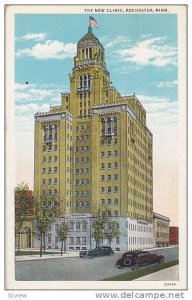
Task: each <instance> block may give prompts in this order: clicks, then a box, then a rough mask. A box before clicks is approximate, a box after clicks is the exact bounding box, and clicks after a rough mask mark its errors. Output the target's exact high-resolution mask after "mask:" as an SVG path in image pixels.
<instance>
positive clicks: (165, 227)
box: [153, 213, 170, 247]
mask: <svg viewBox="0 0 192 300" xmlns="http://www.w3.org/2000/svg"><path fill="white" fill-rule="evenodd" d="M169 222H170V219H169V218H168V217H165V216H163V215H160V214H157V213H154V214H153V223H154V242H155V246H156V247H167V246H169Z"/></svg>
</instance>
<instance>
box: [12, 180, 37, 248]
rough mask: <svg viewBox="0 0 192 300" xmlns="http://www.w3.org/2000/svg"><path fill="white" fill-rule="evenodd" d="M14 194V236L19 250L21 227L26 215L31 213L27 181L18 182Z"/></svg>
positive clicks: (31, 194) (31, 203) (30, 192)
mask: <svg viewBox="0 0 192 300" xmlns="http://www.w3.org/2000/svg"><path fill="white" fill-rule="evenodd" d="M14 194H15V236H17V237H18V239H17V251H18V252H19V251H20V234H21V228H22V225H23V223H24V221H25V220H26V218H27V216H29V215H33V193H32V191H31V190H29V186H28V184H27V183H24V182H22V183H21V184H18V185H17V187H16V188H15V190H14Z"/></svg>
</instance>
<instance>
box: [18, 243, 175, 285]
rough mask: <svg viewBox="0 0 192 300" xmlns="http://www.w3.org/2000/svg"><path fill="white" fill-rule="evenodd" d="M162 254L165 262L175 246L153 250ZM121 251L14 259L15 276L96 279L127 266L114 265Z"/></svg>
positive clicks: (51, 279)
mask: <svg viewBox="0 0 192 300" xmlns="http://www.w3.org/2000/svg"><path fill="white" fill-rule="evenodd" d="M150 252H154V253H159V254H162V255H164V256H165V262H169V261H174V260H177V259H178V247H175V248H165V249H158V250H153V251H150ZM122 254H123V252H116V253H115V254H114V255H113V256H104V257H96V258H94V259H89V258H80V257H71V258H70V257H69V258H68V257H67V258H58V259H47V260H43V259H42V260H38V261H37V260H34V261H18V262H16V263H15V266H16V267H15V279H16V280H18V281H61V280H62V281H70V280H71V281H97V280H102V279H104V278H108V277H110V276H113V275H118V274H122V273H125V272H133V271H132V269H131V268H124V269H120V270H119V269H117V268H116V266H115V263H116V261H117V259H118V258H119V257H121V256H122ZM145 268H147V266H146V267H145Z"/></svg>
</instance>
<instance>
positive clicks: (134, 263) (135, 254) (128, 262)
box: [116, 250, 165, 270]
mask: <svg viewBox="0 0 192 300" xmlns="http://www.w3.org/2000/svg"><path fill="white" fill-rule="evenodd" d="M164 259H165V258H164V256H163V255H160V254H155V253H150V252H148V251H139V250H134V251H128V252H125V253H124V254H123V255H122V257H121V258H119V259H118V260H117V262H116V266H117V267H118V268H119V269H121V268H124V267H132V269H134V270H135V269H137V268H139V267H140V266H144V265H149V264H154V263H163V262H164Z"/></svg>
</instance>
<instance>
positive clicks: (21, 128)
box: [15, 14, 179, 225]
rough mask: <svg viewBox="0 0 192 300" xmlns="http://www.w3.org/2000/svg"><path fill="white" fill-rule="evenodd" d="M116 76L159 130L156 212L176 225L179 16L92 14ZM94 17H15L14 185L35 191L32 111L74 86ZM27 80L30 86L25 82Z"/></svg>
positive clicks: (109, 67)
mask: <svg viewBox="0 0 192 300" xmlns="http://www.w3.org/2000/svg"><path fill="white" fill-rule="evenodd" d="M93 17H95V18H96V19H97V21H98V26H99V27H98V28H93V32H94V34H95V35H96V36H97V37H98V38H99V40H100V42H101V43H102V45H103V46H104V48H105V61H106V66H107V70H108V71H109V72H110V76H111V81H112V82H113V85H114V86H115V87H116V88H117V89H118V91H119V92H120V93H121V94H122V95H130V94H133V93H135V94H136V96H137V98H138V99H139V100H140V102H141V103H142V105H143V106H144V108H145V110H146V112H147V126H148V128H149V129H150V130H151V132H152V133H153V142H154V143H153V168H154V182H153V183H154V187H153V189H154V194H153V195H154V211H155V212H157V213H161V214H164V215H166V216H168V217H169V218H170V219H171V225H178V191H177V186H178V142H179V141H178V137H177V134H178V81H177V80H178V63H177V50H178V45H177V16H176V15H174V14H164V15H163V14H160V15H157V14H156V15H153V14H146V15H145V14H139V15H137V14H134V15H115V14H114V15H113V14H107V15H106V14H97V15H93ZM88 20H89V15H85V14H75V15H73V14H57V15H54V14H17V15H16V17H15V145H16V149H15V154H16V174H17V175H16V176H17V178H16V184H17V183H21V182H25V183H28V184H29V186H30V188H31V189H33V175H34V166H33V162H34V157H33V156H34V114H35V113H36V112H38V111H47V110H49V107H50V105H58V104H60V94H61V92H67V91H69V79H68V74H70V73H71V69H72V67H73V57H74V56H75V54H76V44H77V42H78V41H79V40H80V38H81V37H82V36H83V35H85V34H86V32H87V29H88V25H89V24H88ZM25 82H28V83H29V84H26V83H25Z"/></svg>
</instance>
